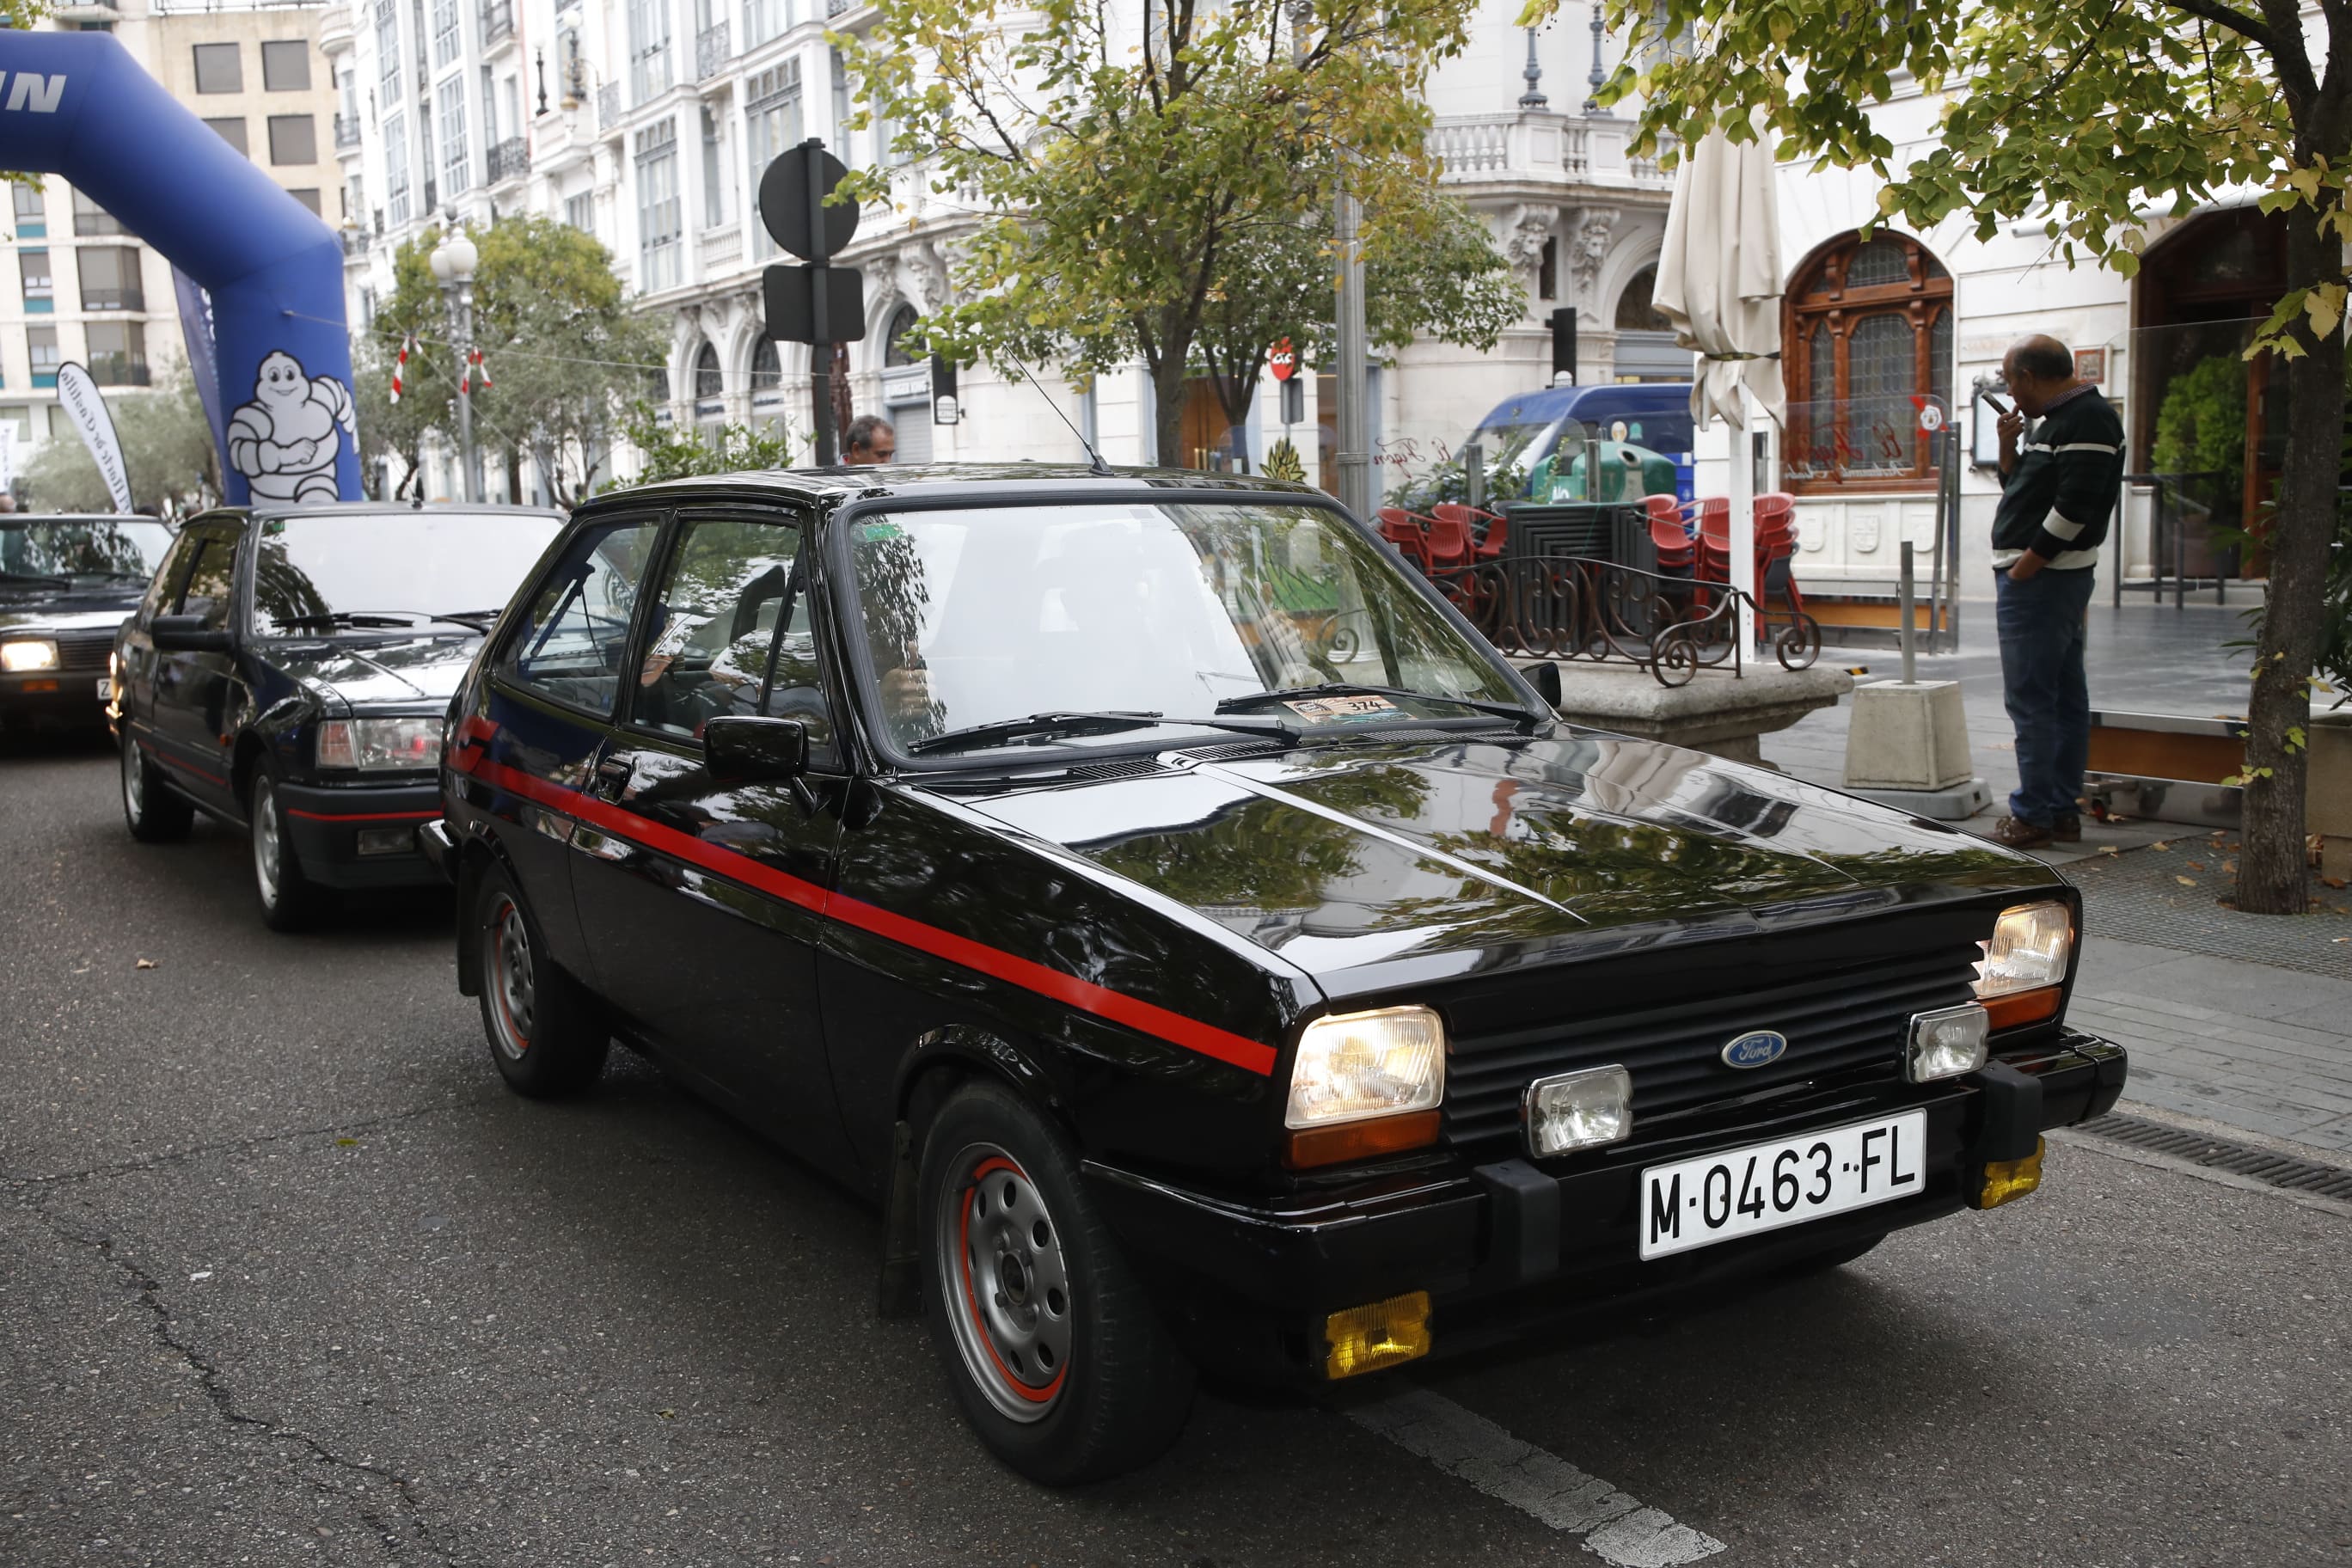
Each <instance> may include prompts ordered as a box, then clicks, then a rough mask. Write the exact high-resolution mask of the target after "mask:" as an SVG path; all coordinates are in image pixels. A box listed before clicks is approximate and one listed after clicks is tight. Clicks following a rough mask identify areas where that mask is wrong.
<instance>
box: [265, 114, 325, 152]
mask: <svg viewBox="0 0 2352 1568" xmlns="http://www.w3.org/2000/svg"><path fill="white" fill-rule="evenodd" d="M269 161H270V162H271V163H317V162H318V161H319V122H318V118H317V117H316V116H315V115H309V114H273V115H271V116H270V117H269Z"/></svg>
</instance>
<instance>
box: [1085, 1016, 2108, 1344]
mask: <svg viewBox="0 0 2352 1568" xmlns="http://www.w3.org/2000/svg"><path fill="white" fill-rule="evenodd" d="M2127 1065H2128V1063H2127V1058H2126V1054H2125V1052H2124V1050H2123V1048H2122V1047H2119V1046H2116V1045H2113V1044H2111V1043H2109V1042H2107V1041H2105V1040H2102V1039H2099V1038H2098V1037H2095V1036H2092V1035H2086V1034H2083V1033H2081V1032H2079V1031H2076V1030H2072V1029H2063V1030H2058V1031H2053V1034H2052V1035H2051V1037H2049V1039H2048V1040H2047V1042H2046V1043H2045V1044H2042V1045H2037V1046H2034V1047H2021V1048H2016V1049H2012V1050H2011V1051H2009V1052H2007V1053H2005V1054H2003V1055H2001V1056H2000V1057H1997V1058H1995V1060H1994V1062H1993V1063H1992V1064H1991V1065H1990V1066H1989V1067H1988V1068H1987V1069H1986V1070H1985V1071H1984V1072H1982V1073H1978V1074H1972V1075H1970V1076H1969V1077H1968V1078H1965V1079H1953V1080H1950V1081H1948V1082H1945V1083H1938V1084H1927V1085H1920V1086H1916V1087H1915V1086H1912V1085H1909V1084H1906V1083H1901V1082H1899V1081H1896V1082H1891V1083H1890V1082H1887V1081H1885V1080H1880V1081H1878V1082H1876V1083H1872V1084H1864V1085H1857V1086H1851V1087H1846V1088H1840V1089H1824V1090H1821V1091H1818V1092H1811V1093H1807V1094H1804V1095H1801V1096H1790V1098H1788V1099H1786V1100H1776V1101H1773V1102H1770V1103H1769V1105H1767V1106H1764V1107H1760V1108H1754V1109H1751V1110H1748V1111H1745V1112H1739V1113H1735V1114H1734V1115H1732V1116H1728V1117H1717V1118H1714V1119H1712V1120H1710V1121H1707V1122H1706V1124H1705V1125H1704V1126H1693V1127H1691V1128H1690V1130H1688V1131H1681V1130H1679V1129H1677V1130H1675V1131H1665V1132H1663V1133H1661V1134H1660V1135H1658V1136H1654V1137H1645V1138H1640V1139H1638V1141H1637V1142H1633V1143H1631V1144H1626V1145H1621V1146H1619V1147H1616V1148H1612V1149H1609V1150H1604V1151H1595V1152H1591V1153H1589V1154H1584V1155H1579V1156H1572V1157H1570V1158H1569V1159H1566V1160H1561V1161H1555V1162H1551V1163H1550V1168H1549V1169H1544V1168H1538V1166H1537V1165H1535V1164H1534V1163H1530V1162H1528V1161H1527V1160H1525V1159H1504V1160H1497V1161H1493V1162H1491V1163H1486V1164H1482V1165H1478V1166H1475V1167H1473V1168H1469V1169H1464V1168H1461V1167H1459V1166H1456V1167H1454V1168H1452V1169H1446V1168H1444V1167H1438V1168H1434V1169H1430V1170H1425V1171H1421V1172H1409V1173H1396V1174H1391V1175H1389V1176H1386V1177H1380V1178H1373V1179H1369V1180H1367V1181H1366V1182H1363V1183H1360V1184H1356V1185H1353V1186H1349V1187H1345V1188H1339V1189H1335V1190H1334V1191H1332V1192H1329V1193H1309V1194H1295V1195H1293V1196H1290V1197H1287V1198H1285V1199H1282V1200H1278V1201H1271V1202H1268V1201H1257V1200H1252V1201H1244V1200H1236V1199H1231V1198H1225V1197H1221V1196H1216V1195H1213V1194H1202V1193H1199V1192H1194V1191H1191V1190H1188V1189H1185V1188H1182V1187H1179V1186H1176V1185H1174V1184H1169V1183H1165V1182H1160V1181H1157V1180H1154V1179H1152V1178H1150V1177H1149V1176H1145V1175H1141V1174H1139V1173H1133V1172H1128V1171H1122V1170H1118V1169H1116V1168H1113V1167H1110V1166H1107V1165H1104V1164H1101V1163H1097V1162H1091V1161H1090V1162H1088V1163H1087V1165H1086V1171H1087V1175H1088V1176H1089V1177H1090V1178H1091V1179H1092V1184H1093V1187H1094V1191H1095V1194H1096V1196H1097V1201H1098V1202H1099V1203H1100V1204H1101V1205H1102V1206H1103V1208H1104V1210H1105V1211H1106V1213H1107V1215H1108V1217H1109V1219H1110V1221H1111V1223H1112V1224H1113V1225H1114V1226H1116V1227H1117V1228H1118V1231H1119V1232H1120V1234H1121V1235H1122V1237H1126V1238H1127V1239H1128V1240H1129V1245H1130V1248H1131V1256H1132V1257H1133V1258H1135V1260H1136V1262H1137V1264H1138V1266H1139V1268H1142V1269H1143V1271H1144V1272H1145V1273H1146V1274H1147V1275H1148V1276H1150V1278H1151V1279H1152V1280H1153V1283H1154V1285H1155V1287H1156V1288H1157V1289H1159V1290H1160V1297H1161V1300H1163V1301H1167V1302H1170V1303H1171V1307H1172V1310H1171V1316H1172V1317H1174V1318H1176V1319H1177V1320H1179V1321H1178V1322H1177V1323H1176V1326H1177V1327H1178V1329H1179V1331H1181V1332H1184V1334H1185V1337H1186V1338H1187V1340H1188V1341H1189V1342H1191V1343H1192V1346H1193V1348H1194V1351H1195V1353H1196V1354H1206V1355H1207V1356H1209V1357H1210V1358H1211V1359H1212V1360H1213V1361H1216V1362H1218V1363H1221V1364H1230V1363H1234V1361H1235V1360H1236V1359H1237V1360H1238V1362H1239V1363H1240V1364H1237V1365H1232V1370H1234V1371H1237V1372H1251V1371H1255V1372H1259V1373H1293V1374H1296V1373H1307V1372H1311V1371H1313V1370H1314V1366H1315V1364H1316V1363H1315V1358H1316V1356H1317V1355H1318V1353H1319V1348H1320V1342H1319V1339H1318V1338H1317V1337H1316V1334H1315V1331H1314V1325H1316V1324H1318V1323H1319V1322H1320V1321H1321V1319H1322V1317H1323V1316H1324V1315H1325V1314H1327V1313H1329V1312H1333V1311H1337V1310H1342V1309H1345V1308H1349V1307H1354V1306H1359V1305H1361V1304H1363V1303H1366V1302H1372V1301H1380V1300H1386V1299H1388V1298H1390V1297H1392V1296H1398V1295H1402V1294H1404V1293H1405V1292H1408V1291H1414V1290H1426V1291H1428V1292H1429V1293H1430V1296H1431V1300H1432V1303H1433V1313H1434V1316H1433V1325H1432V1326H1433V1331H1434V1339H1435V1343H1436V1346H1437V1348H1438V1349H1439V1350H1440V1351H1461V1350H1465V1349H1470V1348H1475V1347H1476V1346H1478V1345H1482V1344H1488V1343H1492V1342H1496V1341H1497V1340H1503V1339H1509V1338H1514V1337H1517V1336H1518V1335H1520V1334H1523V1333H1525V1332H1526V1331H1528V1330H1529V1329H1530V1328H1533V1327H1534V1326H1536V1325H1538V1324H1539V1323H1542V1322H1545V1321H1552V1320H1558V1319H1563V1318H1572V1317H1578V1316H1584V1315H1591V1314H1594V1313H1596V1312H1597V1313H1603V1314H1606V1313H1622V1312H1624V1311H1626V1310H1638V1309H1639V1308H1640V1307H1641V1306H1642V1305H1643V1304H1644V1303H1646V1302H1650V1301H1654V1300H1664V1299H1668V1298H1673V1297H1677V1296H1682V1295H1685V1294H1687V1293H1690V1292H1693V1291H1697V1290H1705V1289H1708V1288H1710V1287H1713V1286H1716V1285H1718V1284H1721V1283H1723V1282H1725V1281H1727V1280H1730V1279H1738V1278H1741V1277H1749V1276H1755V1275H1759V1274H1768V1273H1769V1272H1771V1271H1772V1270H1773V1269H1775V1268H1780V1267H1783V1266H1786V1265H1788V1264H1791V1263H1796V1262H1800V1261H1802V1260H1803V1259H1805V1258H1811V1257H1815V1256H1818V1255H1821V1254H1823V1253H1827V1252H1832V1251H1834V1250H1837V1249H1838V1248H1840V1247H1845V1246H1850V1245H1853V1244H1858V1243H1861V1242H1864V1241H1866V1240H1868V1239H1869V1238H1871V1237H1875V1236H1878V1235H1882V1234H1884V1233H1885V1232H1887V1231H1890V1230H1895V1229H1898V1228H1900V1227H1903V1226H1912V1225H1918V1224H1922V1223H1924V1222H1926V1221H1928V1220H1932V1219H1937V1218H1940V1217H1942V1216H1944V1215H1948V1214H1951V1213H1953V1212H1955V1211H1957V1210H1958V1209H1960V1208H1962V1207H1965V1206H1969V1204H1970V1203H1971V1202H1972V1201H1973V1198H1974V1195H1975V1194H1976V1193H1977V1192H1978V1190H1979V1185H1980V1179H1981V1176H1982V1173H1983V1169H1984V1166H1985V1165H1986V1163H1988V1162H1990V1161H2001V1160H2014V1159H2019V1158H2021V1157H2024V1156H2026V1155H2029V1154H2031V1153H2032V1152H2033V1151H2034V1148H2035V1145H2036V1142H2037V1140H2038V1139H2039V1137H2040V1135H2041V1133H2042V1131H2043V1130H2044V1129H2047V1128H2051V1127H2063V1126H2066V1125H2069V1124H2071V1123H2074V1122H2077V1121H2084V1119H2086V1118H2088V1117H2092V1116H2096V1115H2099V1114H2101V1113H2102V1112H2104V1111H2105V1110H2108V1109H2110V1108H2111V1107H2112V1106H2113V1105H2114V1104H2115V1102H2116V1098H2117V1097H2118V1096H2120V1095H2121V1094H2122V1092H2123V1087H2124V1079H2125V1076H2126V1070H2127ZM1914 1109H1916V1110H1924V1111H1925V1112H1926V1113H1927V1154H1926V1176H1927V1181H1926V1184H1925V1187H1924V1189H1923V1190H1922V1191H1921V1192H1920V1193H1918V1194H1916V1195H1914V1196H1912V1197H1908V1198H1905V1199H1902V1200H1900V1201H1898V1202H1895V1203H1891V1204H1882V1205H1874V1206H1871V1207H1868V1208H1863V1209H1856V1210H1852V1211H1848V1212H1846V1213H1843V1214H1838V1215H1827V1216H1824V1217H1823V1218H1822V1219H1818V1220H1814V1221H1812V1222H1810V1223H1808V1224H1803V1225H1797V1226H1789V1227H1787V1228H1785V1229H1780V1230H1774V1231H1769V1232H1766V1233H1763V1234H1761V1235H1757V1236H1751V1237H1743V1238H1740V1239H1736V1240H1730V1241H1725V1242H1721V1243H1718V1244H1717V1245H1714V1246H1711V1247H1700V1248H1696V1249H1695V1250H1692V1251H1689V1252H1685V1253H1679V1254H1675V1255H1674V1256H1671V1257H1667V1258H1658V1259H1654V1260H1653V1261H1651V1262H1647V1263H1644V1262H1642V1261H1641V1260H1640V1258H1639V1251H1638V1241H1637V1231H1638V1227H1639V1225H1640V1205H1639V1196H1640V1192H1641V1178H1642V1173H1643V1171H1644V1170H1645V1169H1647V1168H1649V1167H1651V1166H1654V1165H1659V1164H1666V1163H1675V1162H1676V1161H1681V1160H1685V1159H1690V1158H1693V1157H1696V1156H1697V1155H1701V1154H1705V1153H1708V1152H1716V1151H1720V1150H1725V1149H1731V1148H1737V1147H1739V1146H1741V1145H1743V1144H1748V1143H1754V1142H1767V1141H1769V1140H1773V1139H1777V1138H1782V1137H1793V1136H1795V1135H1796V1134H1798V1133H1799V1132H1802V1131H1811V1130H1815V1129H1819V1128H1822V1127H1829V1126H1833V1125H1838V1124H1840V1123H1843V1122H1846V1121H1857V1120H1861V1119H1864V1118H1867V1117H1872V1116H1877V1115H1882V1114H1885V1113H1888V1112H1893V1111H1898V1110H1914Z"/></svg>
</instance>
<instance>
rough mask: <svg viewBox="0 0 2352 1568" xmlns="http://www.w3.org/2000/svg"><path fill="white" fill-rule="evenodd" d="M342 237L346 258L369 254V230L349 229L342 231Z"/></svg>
mask: <svg viewBox="0 0 2352 1568" xmlns="http://www.w3.org/2000/svg"><path fill="white" fill-rule="evenodd" d="M342 236H343V254H344V255H345V256H365V255H366V254H367V247H368V239H369V236H368V231H367V230H365V229H363V228H347V229H344V230H343V231H342Z"/></svg>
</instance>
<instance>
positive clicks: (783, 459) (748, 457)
mask: <svg viewBox="0 0 2352 1568" xmlns="http://www.w3.org/2000/svg"><path fill="white" fill-rule="evenodd" d="M621 433H622V434H623V435H624V436H625V437H627V438H628V442H629V445H630V446H632V447H635V448H636V449H637V457H638V468H637V476H636V478H635V479H631V480H629V481H628V482H629V483H631V484H633V485H651V484H658V483H660V482H661V481H662V480H664V479H688V478H692V477H694V476H697V475H707V474H739V473H743V472H746V471H749V470H752V469H759V468H791V467H792V465H793V444H792V441H791V439H790V438H789V437H786V436H784V435H783V434H782V432H781V431H779V432H775V433H772V434H766V435H763V434H761V432H759V431H756V430H752V429H750V428H748V427H746V426H741V425H722V426H719V427H718V428H716V429H714V430H711V431H709V432H708V433H706V432H705V431H704V430H703V428H702V427H701V426H698V425H678V424H676V423H673V422H667V421H665V420H663V419H662V418H661V417H660V416H659V414H658V413H657V412H656V410H655V408H654V407H653V405H650V404H646V403H640V404H638V405H636V409H635V413H634V414H633V415H632V416H630V419H629V423H628V424H627V426H625V427H624V429H623V430H622V432H621ZM618 483H619V481H618V480H608V481H606V485H605V488H606V489H612V488H614V486H616V485H617V484H618Z"/></svg>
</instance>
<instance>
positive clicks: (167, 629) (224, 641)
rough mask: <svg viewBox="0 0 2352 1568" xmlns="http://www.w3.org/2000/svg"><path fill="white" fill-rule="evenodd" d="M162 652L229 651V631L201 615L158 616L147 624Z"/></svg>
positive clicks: (157, 647)
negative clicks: (210, 622) (151, 622)
mask: <svg viewBox="0 0 2352 1568" xmlns="http://www.w3.org/2000/svg"><path fill="white" fill-rule="evenodd" d="M147 635H148V636H149V637H152V638H153V639H154V642H155V648H156V651H157V652H159V653H226V652H227V651H228V647H229V638H228V633H227V632H226V630H224V629H222V628H220V627H218V626H206V625H205V618H204V616H156V617H155V620H154V623H153V624H152V625H151V626H149V627H148V628H147Z"/></svg>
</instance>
